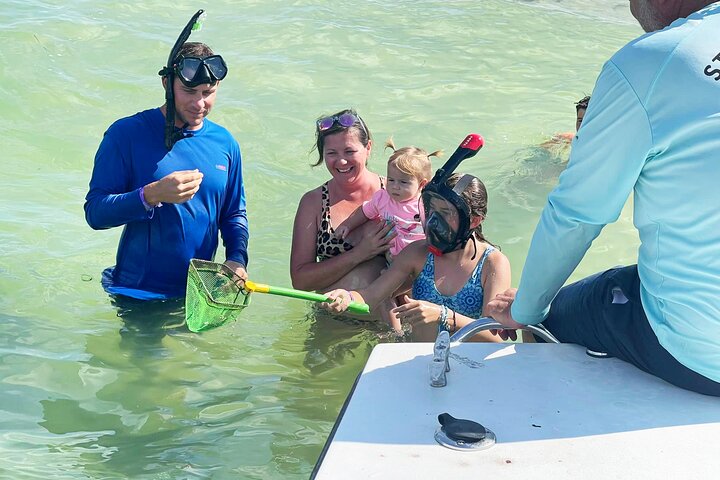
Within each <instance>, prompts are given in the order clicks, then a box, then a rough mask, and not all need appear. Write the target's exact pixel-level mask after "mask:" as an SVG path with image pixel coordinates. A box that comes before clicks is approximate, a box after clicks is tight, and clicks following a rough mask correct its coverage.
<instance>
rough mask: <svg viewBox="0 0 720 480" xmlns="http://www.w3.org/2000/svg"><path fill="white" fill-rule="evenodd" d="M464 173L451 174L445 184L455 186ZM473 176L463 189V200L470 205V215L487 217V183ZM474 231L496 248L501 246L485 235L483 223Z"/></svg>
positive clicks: (479, 238) (482, 240)
mask: <svg viewBox="0 0 720 480" xmlns="http://www.w3.org/2000/svg"><path fill="white" fill-rule="evenodd" d="M463 175H464V174H462V173H453V174H452V175H450V177H449V178H448V179H447V181H446V182H445V184H446V185H447V186H448V187H450V188H453V187H454V186H455V184H457V182H458V180H460V178H461V177H462V176H463ZM471 176H472V177H473V179H472V181H471V182H470V183H469V184H468V186H467V187H465V190H463V192H462V194H461V196H462V198H463V200H465V203H467V204H468V206H469V207H470V216H471V217H482V218H483V219H485V218H487V204H488V194H487V189H486V188H485V184H484V183H483V182H482V181H481V180H480V179H479V178H477V177H476V176H474V175H471ZM472 232H473V233H474V234H475V236H476V237H477V239H478V240H480V241H481V242H486V243H489V244H490V245H493V246H494V247H496V248H499V247H498V246H497V245H495V244H493V243H492V242H490V241H488V239H487V238H485V235H483V231H482V223H480V225H478V226H477V227H475V228H474V229H473V230H472Z"/></svg>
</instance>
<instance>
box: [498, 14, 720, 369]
mask: <svg viewBox="0 0 720 480" xmlns="http://www.w3.org/2000/svg"><path fill="white" fill-rule="evenodd" d="M718 32H720V2H718V3H715V4H713V5H710V6H709V7H707V8H705V9H703V10H701V11H699V12H697V13H695V14H693V15H691V16H690V17H688V18H687V19H679V20H677V21H676V22H674V23H673V24H672V25H670V26H669V27H667V28H665V29H663V30H661V31H657V32H653V33H649V34H646V35H643V36H642V37H640V38H638V39H636V40H634V41H632V42H630V43H629V44H628V45H626V46H625V47H623V48H622V49H621V50H620V51H618V52H617V53H616V54H615V55H614V56H613V57H612V58H611V59H610V60H609V61H608V62H607V63H606V64H605V65H604V67H603V69H602V71H601V73H600V76H599V77H598V80H597V83H596V84H595V88H594V91H593V93H592V99H591V100H590V105H589V108H588V110H587V112H586V115H585V118H584V120H583V124H582V127H581V128H580V131H579V132H578V135H577V138H576V139H575V140H574V142H573V146H572V152H571V155H570V160H569V162H568V166H567V169H566V170H565V171H564V172H563V173H562V175H561V176H560V180H559V183H558V185H557V187H556V188H555V189H554V190H553V192H552V193H551V194H550V195H549V197H548V202H547V205H546V206H545V208H544V210H543V212H542V215H541V217H540V221H539V223H538V226H537V229H536V230H535V234H534V236H533V239H532V243H531V246H530V251H529V252H528V257H527V260H526V262H525V267H524V269H523V273H522V279H521V282H520V286H519V289H518V294H517V297H516V300H515V302H514V303H513V306H512V315H513V318H514V319H515V320H516V321H518V322H520V323H523V324H535V323H538V322H541V321H542V320H543V319H544V318H545V317H546V316H547V313H548V310H549V308H550V302H551V301H552V300H553V298H554V297H555V295H556V294H557V292H558V290H559V289H560V288H561V287H562V286H563V284H564V283H565V281H566V280H567V279H568V277H569V276H570V274H571V273H572V272H573V270H574V269H575V267H576V266H577V265H578V263H579V262H580V260H581V259H582V257H583V255H584V254H585V252H586V251H587V249H588V248H589V246H590V244H591V243H592V241H593V240H594V239H595V238H596V237H597V235H598V234H599V233H600V230H601V229H602V228H603V227H604V226H605V225H606V224H608V223H611V222H614V221H615V220H617V218H618V217H619V215H620V212H621V210H622V207H623V205H624V204H625V201H626V200H627V198H628V196H629V195H630V193H631V192H632V193H633V200H634V215H633V220H634V224H635V227H636V228H637V230H638V232H639V236H640V242H641V245H640V248H639V251H638V271H639V275H640V283H641V292H640V293H641V298H642V303H643V308H644V310H645V313H646V314H647V317H648V320H649V322H650V325H651V327H652V329H653V331H654V332H655V334H656V335H657V337H658V340H659V341H660V344H661V345H662V346H663V347H664V348H665V349H666V350H668V352H670V354H672V355H673V356H674V357H675V358H676V359H677V360H678V361H679V362H680V363H682V364H683V365H685V366H686V367H688V368H690V369H692V370H694V371H696V372H698V373H700V374H702V375H704V376H706V377H708V378H710V379H712V380H715V381H720V35H719V34H718Z"/></svg>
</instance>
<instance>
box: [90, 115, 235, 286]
mask: <svg viewBox="0 0 720 480" xmlns="http://www.w3.org/2000/svg"><path fill="white" fill-rule="evenodd" d="M164 128H165V117H164V116H163V114H162V112H161V111H160V109H159V108H155V109H151V110H145V111H143V112H139V113H137V114H135V115H133V116H130V117H127V118H123V119H120V120H118V121H116V122H115V123H114V124H112V125H111V126H110V128H109V129H108V130H107V132H105V135H104V137H103V140H102V142H101V144H100V147H99V149H98V151H97V154H96V155H95V166H94V169H93V173H92V178H91V180H90V189H89V191H88V194H87V196H86V198H85V218H86V220H87V223H88V224H89V225H90V226H91V227H92V228H93V229H106V228H112V227H117V226H120V225H124V229H123V233H122V236H121V238H120V244H119V246H118V251H117V258H116V265H115V268H114V271H112V278H111V280H112V281H111V284H110V285H106V290H108V291H109V292H110V293H120V294H124V295H128V296H132V297H136V298H169V297H181V296H183V295H184V294H185V287H186V280H187V270H188V266H189V264H190V259H192V258H200V259H204V260H212V259H213V258H214V256H215V252H216V250H217V247H218V241H219V239H218V233H220V234H221V235H222V239H223V242H224V244H225V256H226V259H227V260H233V261H236V262H239V263H241V264H243V265H247V262H248V258H247V244H248V237H249V234H248V222H247V213H246V206H245V190H244V186H243V177H242V161H241V154H240V147H239V145H238V143H237V142H236V141H235V139H234V138H233V137H232V135H231V134H230V133H229V132H228V131H227V130H226V129H225V128H223V127H221V126H219V125H217V124H215V123H213V122H211V121H209V120H208V119H205V120H204V121H203V125H202V127H201V128H200V129H199V130H195V131H192V132H189V133H191V134H192V136H190V137H188V138H185V139H183V140H180V141H179V142H177V143H176V144H175V145H174V146H173V148H172V150H170V151H169V152H168V151H167V149H166V148H165V144H164ZM194 169H198V170H199V171H200V172H202V174H203V180H202V183H201V184H200V189H199V190H198V192H197V194H196V195H195V196H194V197H193V198H192V199H191V200H189V201H187V202H185V203H181V204H164V205H163V206H162V207H156V208H153V209H152V210H150V211H147V210H146V209H145V206H144V205H143V203H142V200H141V199H140V188H141V187H143V186H145V185H147V184H149V183H151V182H154V181H156V180H160V179H161V178H163V177H165V176H166V175H168V174H170V173H172V172H175V171H179V170H194Z"/></svg>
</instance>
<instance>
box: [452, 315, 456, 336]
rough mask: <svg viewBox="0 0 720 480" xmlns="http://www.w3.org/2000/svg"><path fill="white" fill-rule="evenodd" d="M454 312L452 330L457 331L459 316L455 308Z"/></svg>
mask: <svg viewBox="0 0 720 480" xmlns="http://www.w3.org/2000/svg"><path fill="white" fill-rule="evenodd" d="M452 312H453V329H452V331H453V332H455V331H457V318H455V310H453V311H452Z"/></svg>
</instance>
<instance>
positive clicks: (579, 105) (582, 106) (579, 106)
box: [575, 95, 590, 111]
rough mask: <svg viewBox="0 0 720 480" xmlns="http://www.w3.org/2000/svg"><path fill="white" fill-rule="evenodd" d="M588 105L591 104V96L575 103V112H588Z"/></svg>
mask: <svg viewBox="0 0 720 480" xmlns="http://www.w3.org/2000/svg"><path fill="white" fill-rule="evenodd" d="M588 103H590V95H587V96H585V97H583V98H581V99H580V100H578V101H577V102H575V111H578V110H587V108H588Z"/></svg>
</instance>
